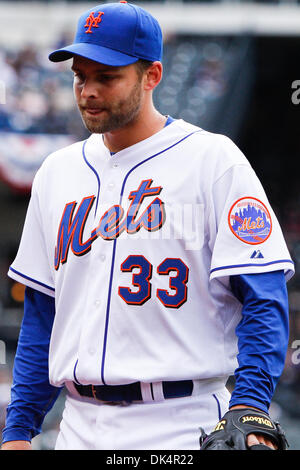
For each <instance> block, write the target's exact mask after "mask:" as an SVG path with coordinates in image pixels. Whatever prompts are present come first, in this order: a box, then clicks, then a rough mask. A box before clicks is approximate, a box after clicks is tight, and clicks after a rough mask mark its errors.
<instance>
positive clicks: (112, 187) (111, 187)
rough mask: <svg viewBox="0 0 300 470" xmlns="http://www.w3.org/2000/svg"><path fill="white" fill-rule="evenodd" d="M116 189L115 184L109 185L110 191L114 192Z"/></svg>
mask: <svg viewBox="0 0 300 470" xmlns="http://www.w3.org/2000/svg"><path fill="white" fill-rule="evenodd" d="M114 187H115V184H114V183H109V184H108V189H109V190H110V191H112V190H113V189H114Z"/></svg>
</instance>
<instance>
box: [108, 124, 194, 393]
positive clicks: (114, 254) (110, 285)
mask: <svg viewBox="0 0 300 470" xmlns="http://www.w3.org/2000/svg"><path fill="white" fill-rule="evenodd" d="M198 132H203V129H199V130H196V131H193V132H191V133H190V134H188V135H186V136H185V137H183V138H182V139H180V140H179V141H178V142H175V144H173V145H170V147H168V148H166V149H164V150H161V151H160V152H158V153H156V154H155V155H152V156H151V157H148V158H146V160H143V161H142V162H139V163H138V164H137V165H135V166H134V167H133V168H131V170H129V171H128V173H127V174H126V176H125V178H124V181H123V185H122V189H121V195H120V202H119V205H120V206H121V205H122V198H123V194H124V189H125V185H126V182H127V179H128V177H129V175H130V174H131V173H132V172H133V171H134V170H135V169H136V168H138V167H139V166H141V165H143V164H144V163H146V162H148V161H149V160H151V159H152V158H155V157H158V156H159V155H161V154H162V153H164V152H167V151H168V150H170V149H171V148H173V147H175V146H176V145H178V144H180V143H181V142H183V141H184V140H186V139H188V138H189V137H191V136H192V135H194V134H196V133H198ZM116 247H117V238H115V239H114V245H113V253H112V262H111V270H110V279H109V287H108V297H107V306H106V319H105V328H104V338H103V351H102V364H101V380H102V383H103V384H104V385H107V384H106V383H105V380H104V366H105V357H106V345H107V333H108V323H109V312H110V300H111V291H112V281H113V272H114V265H115V256H116Z"/></svg>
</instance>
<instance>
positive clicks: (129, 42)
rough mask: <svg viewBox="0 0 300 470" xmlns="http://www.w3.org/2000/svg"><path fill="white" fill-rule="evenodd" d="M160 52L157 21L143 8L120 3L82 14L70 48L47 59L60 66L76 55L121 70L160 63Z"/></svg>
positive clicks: (160, 42)
mask: <svg viewBox="0 0 300 470" xmlns="http://www.w3.org/2000/svg"><path fill="white" fill-rule="evenodd" d="M162 51H163V39H162V32H161V28H160V26H159V23H158V21H157V20H156V19H155V18H154V17H153V16H152V15H150V13H148V12H147V11H146V10H144V9H143V8H141V7H138V6H136V5H132V4H131V3H127V2H125V1H121V2H120V3H106V4H103V5H98V6H96V7H94V8H91V9H89V10H88V11H86V12H85V13H83V15H81V17H80V18H79V21H78V25H77V32H76V35H75V39H74V42H73V44H71V45H69V46H66V47H63V48H62V49H58V50H56V51H54V52H52V53H51V54H50V55H49V59H50V60H51V61H52V62H61V61H64V60H68V59H71V58H72V57H73V56H74V55H79V56H81V57H85V58H87V59H90V60H94V61H95V62H100V63H102V64H105V65H111V66H123V65H129V64H133V63H134V62H137V61H138V60H139V59H145V60H149V61H151V62H154V61H157V60H158V61H161V59H162Z"/></svg>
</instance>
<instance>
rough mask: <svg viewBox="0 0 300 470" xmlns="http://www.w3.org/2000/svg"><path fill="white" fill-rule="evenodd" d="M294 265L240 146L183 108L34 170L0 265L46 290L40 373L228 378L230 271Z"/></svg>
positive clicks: (234, 319)
mask: <svg viewBox="0 0 300 470" xmlns="http://www.w3.org/2000/svg"><path fill="white" fill-rule="evenodd" d="M274 270H284V271H285V273H286V278H287V279H289V278H290V277H291V276H292V274H293V271H294V266H293V262H292V260H291V258H290V255H289V252H288V249H287V246H286V243H285V241H284V238H283V235H282V232H281V229H280V227H279V224H278V221H277V219H276V216H275V214H274V212H273V211H272V208H271V207H270V204H269V202H268V199H267V197H266V194H265V192H264V190H263V188H262V186H261V184H260V182H259V180H258V178H257V176H256V175H255V173H254V171H253V169H252V168H251V166H250V164H249V162H248V161H247V159H246V158H245V157H244V155H243V154H242V153H241V151H240V150H239V149H238V148H237V147H236V146H235V144H233V143H232V141H231V140H230V139H228V138H227V137H225V136H222V135H217V134H212V133H209V132H206V131H204V130H202V129H200V128H198V127H196V126H193V125H191V124H188V123H186V122H184V121H183V120H177V121H174V122H173V123H172V124H170V125H169V126H167V127H165V128H164V129H162V130H161V131H160V132H158V133H156V134H155V135H153V136H151V137H150V138H148V139H146V140H144V141H142V142H139V143H137V144H135V145H133V146H131V147H129V148H126V149H124V150H122V151H120V152H118V153H116V154H115V155H113V156H112V155H111V154H110V152H109V150H108V149H107V148H106V147H105V145H104V143H103V139H102V136H101V135H99V134H93V135H91V136H90V138H88V139H87V140H86V141H84V142H78V143H75V144H73V145H71V146H69V147H66V148H64V149H62V150H59V151H57V152H55V153H53V154H51V155H50V156H49V157H48V158H47V159H46V160H45V161H44V163H43V164H42V166H41V168H40V169H39V171H38V172H37V174H36V177H35V180H34V183H33V187H32V196H31V201H30V204H29V208H28V213H27V217H26V222H25V226H24V231H23V235H22V239H21V243H20V247H19V251H18V254H17V256H16V259H15V261H14V262H13V264H12V266H11V268H10V270H9V275H10V276H11V277H12V278H13V279H15V280H17V281H19V282H22V283H23V284H25V285H27V286H30V287H33V288H35V289H37V290H40V291H41V292H44V293H46V294H49V295H51V296H54V297H55V305H56V315H55V320H54V325H53V330H52V336H51V342H50V353H49V373H50V382H51V383H52V384H53V385H56V386H60V385H62V384H63V383H64V382H66V381H76V382H77V383H80V384H91V383H92V384H95V385H96V384H107V385H115V384H128V383H131V382H137V381H141V382H155V381H160V380H185V379H207V378H213V377H227V376H229V375H231V374H232V373H233V371H234V369H235V368H236V366H237V362H236V354H237V338H236V335H235V327H236V325H237V324H238V322H239V321H240V319H241V304H240V303H239V302H238V300H237V299H236V298H235V297H234V296H233V294H232V292H231V290H230V286H229V276H231V275H236V274H245V273H262V272H267V271H274Z"/></svg>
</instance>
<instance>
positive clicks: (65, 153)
mask: <svg viewBox="0 0 300 470" xmlns="http://www.w3.org/2000/svg"><path fill="white" fill-rule="evenodd" d="M84 142H85V141H84V140H83V141H78V142H73V143H72V144H70V145H67V146H66V147H62V148H60V149H58V150H55V151H54V152H52V153H50V154H49V155H48V156H47V157H46V158H45V160H44V161H43V163H42V165H41V168H42V169H43V170H49V169H51V168H52V167H54V168H55V169H56V168H57V167H61V166H64V165H66V164H67V165H68V164H69V162H70V160H72V162H73V163H75V161H76V159H80V158H81V157H82V147H83V144H84Z"/></svg>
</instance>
